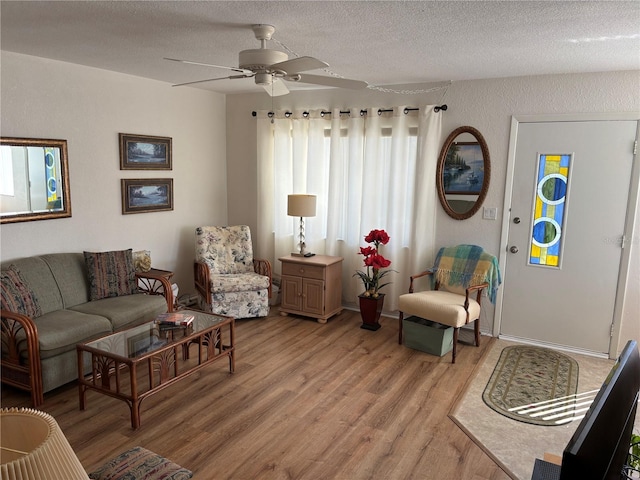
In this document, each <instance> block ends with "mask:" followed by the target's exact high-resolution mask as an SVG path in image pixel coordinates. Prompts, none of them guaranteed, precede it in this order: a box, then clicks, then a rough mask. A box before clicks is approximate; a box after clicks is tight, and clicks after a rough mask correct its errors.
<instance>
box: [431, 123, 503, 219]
mask: <svg viewBox="0 0 640 480" xmlns="http://www.w3.org/2000/svg"><path fill="white" fill-rule="evenodd" d="M490 179H491V161H490V159H489V148H488V147H487V142H486V141H485V140H484V137H483V136H482V134H481V133H480V132H479V131H478V130H476V129H475V128H473V127H469V126H464V127H459V128H456V129H455V130H454V131H453V132H451V134H450V135H449V136H448V137H447V139H446V140H445V142H444V144H443V145H442V150H441V151H440V156H439V157H438V168H437V170H436V187H437V190H438V198H439V199H440V203H441V204H442V208H443V209H444V211H445V212H446V213H447V215H449V216H450V217H451V218H455V219H456V220H464V219H467V218H470V217H472V216H473V215H474V214H475V213H476V212H477V211H478V210H479V209H480V207H481V206H482V202H483V201H484V199H485V197H486V196H487V191H488V190H489V181H490Z"/></svg>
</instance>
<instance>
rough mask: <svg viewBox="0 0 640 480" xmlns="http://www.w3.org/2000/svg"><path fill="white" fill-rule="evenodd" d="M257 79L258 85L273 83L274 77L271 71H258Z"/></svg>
mask: <svg viewBox="0 0 640 480" xmlns="http://www.w3.org/2000/svg"><path fill="white" fill-rule="evenodd" d="M255 79H256V85H271V84H272V83H273V77H272V76H271V74H270V73H256V76H255Z"/></svg>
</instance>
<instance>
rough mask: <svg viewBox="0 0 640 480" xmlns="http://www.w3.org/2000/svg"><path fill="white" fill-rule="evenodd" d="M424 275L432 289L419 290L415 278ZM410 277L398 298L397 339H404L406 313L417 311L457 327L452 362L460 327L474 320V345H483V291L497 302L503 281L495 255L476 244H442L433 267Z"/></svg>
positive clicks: (436, 320)
mask: <svg viewBox="0 0 640 480" xmlns="http://www.w3.org/2000/svg"><path fill="white" fill-rule="evenodd" d="M424 276H430V278H431V282H432V290H426V291H418V292H416V291H415V286H414V282H415V280H416V279H418V278H420V277H424ZM409 279H410V283H409V293H406V294H404V295H400V298H399V310H400V317H399V318H400V326H399V335H398V343H400V344H402V341H403V332H402V321H403V319H404V316H405V315H407V316H408V315H415V316H416V317H420V318H424V319H427V320H431V321H434V322H437V323H440V324H442V325H447V326H450V327H453V328H454V331H453V332H454V333H453V352H452V358H451V363H455V362H456V344H457V342H458V333H459V331H460V327H462V326H464V325H467V324H469V323H473V324H474V332H475V345H476V346H479V345H480V311H481V308H482V305H481V300H482V292H483V290H484V289H485V288H486V289H487V290H488V294H489V298H490V300H491V302H495V295H496V292H497V288H498V285H500V283H501V281H502V279H501V277H500V270H499V268H498V260H497V259H496V257H494V256H493V255H491V254H489V253H486V252H484V250H483V249H482V247H478V246H476V245H457V246H455V247H443V248H441V249H440V250H439V252H438V254H437V255H436V260H435V263H434V267H433V268H432V269H429V270H425V271H423V272H420V273H417V274H415V275H411V276H410V277H409ZM474 296H475V298H473V297H474Z"/></svg>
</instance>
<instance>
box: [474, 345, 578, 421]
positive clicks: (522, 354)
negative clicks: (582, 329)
mask: <svg viewBox="0 0 640 480" xmlns="http://www.w3.org/2000/svg"><path fill="white" fill-rule="evenodd" d="M577 387H578V363H577V362H576V361H575V360H574V359H573V358H571V357H568V356H567V355H564V354H562V353H559V352H557V351H555V350H550V349H548V348H542V347H533V346H528V345H514V346H509V347H505V348H504V349H503V350H502V353H501V354H500V359H499V360H498V363H497V364H496V366H495V368H494V370H493V374H492V375H491V378H490V379H489V382H488V383H487V386H486V388H485V389H484V392H483V394H482V399H483V400H484V402H485V403H486V404H487V405H488V406H489V407H490V408H491V409H493V410H495V411H496V412H498V413H500V414H502V415H504V416H506V417H509V418H512V419H514V420H518V421H520V422H525V423H532V424H534V425H546V426H551V425H562V424H563V423H566V422H569V421H571V420H573V419H574V417H575V415H576V409H577V407H578V406H579V404H580V403H581V402H580V398H577V396H576V391H577Z"/></svg>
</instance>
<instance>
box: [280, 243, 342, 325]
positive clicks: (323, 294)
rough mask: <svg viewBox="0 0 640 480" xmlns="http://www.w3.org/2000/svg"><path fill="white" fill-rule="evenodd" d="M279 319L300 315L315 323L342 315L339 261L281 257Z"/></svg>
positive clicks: (340, 259) (330, 258)
mask: <svg viewBox="0 0 640 480" xmlns="http://www.w3.org/2000/svg"><path fill="white" fill-rule="evenodd" d="M279 260H280V261H281V262H282V282H281V286H280V289H281V297H280V298H281V301H280V315H284V316H286V315H288V314H290V313H291V314H294V315H302V316H306V317H312V318H315V319H316V320H317V321H318V323H327V320H328V319H329V318H330V317H332V316H334V315H338V314H339V313H340V312H342V260H343V258H342V257H333V256H329V255H315V256H313V257H297V256H293V255H290V256H287V257H281V258H279Z"/></svg>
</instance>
